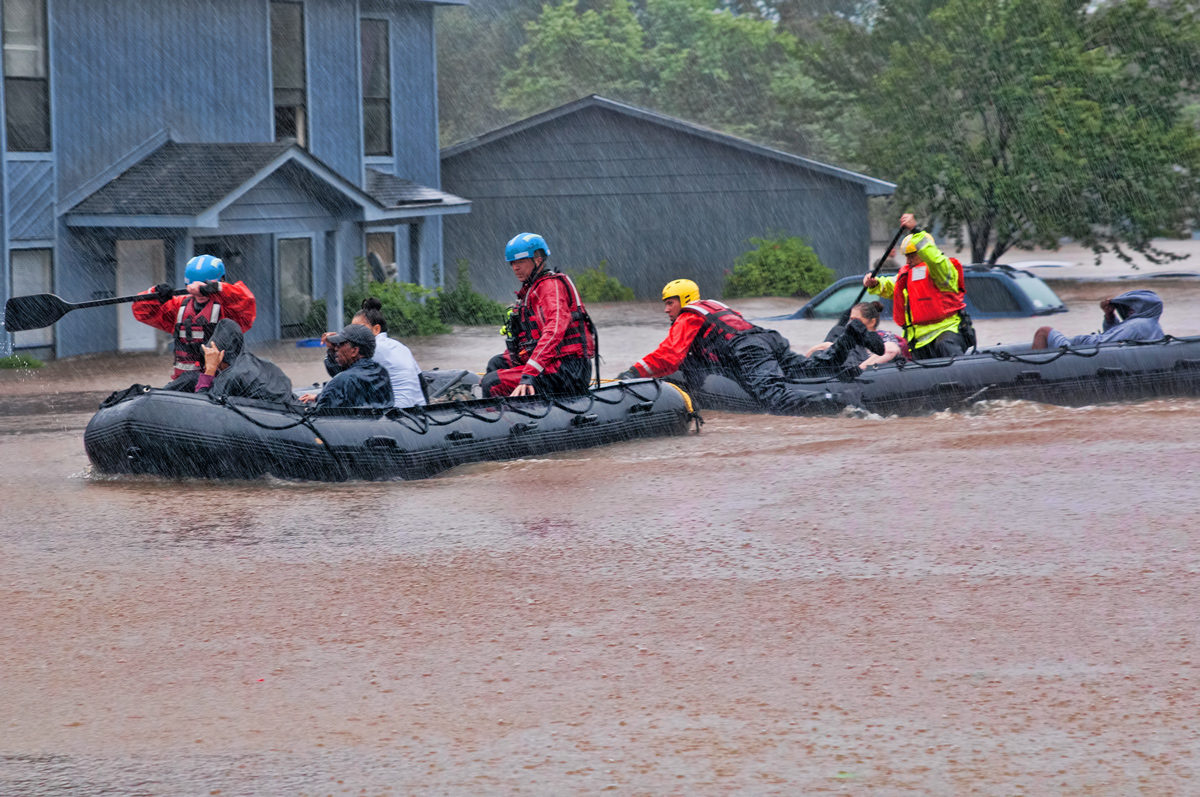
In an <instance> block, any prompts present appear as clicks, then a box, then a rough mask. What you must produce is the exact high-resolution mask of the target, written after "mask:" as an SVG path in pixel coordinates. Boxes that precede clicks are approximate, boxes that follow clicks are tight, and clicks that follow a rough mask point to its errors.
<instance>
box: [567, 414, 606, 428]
mask: <svg viewBox="0 0 1200 797" xmlns="http://www.w3.org/2000/svg"><path fill="white" fill-rule="evenodd" d="M597 420H599V416H597V415H596V414H595V413H589V414H588V415H576V416H575V417H574V418H572V419H571V425H572V426H584V425H586V424H589V423H595V422H596V421H597Z"/></svg>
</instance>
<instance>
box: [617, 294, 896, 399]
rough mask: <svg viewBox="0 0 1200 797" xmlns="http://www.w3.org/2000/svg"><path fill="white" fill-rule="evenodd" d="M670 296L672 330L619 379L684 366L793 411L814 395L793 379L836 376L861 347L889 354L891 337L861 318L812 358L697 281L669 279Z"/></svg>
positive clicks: (700, 377) (696, 379)
mask: <svg viewBox="0 0 1200 797" xmlns="http://www.w3.org/2000/svg"><path fill="white" fill-rule="evenodd" d="M662 297H663V312H665V313H666V314H667V317H668V318H670V319H671V331H670V333H669V334H668V335H667V337H666V339H665V340H664V341H663V342H662V344H661V345H659V347H658V348H657V349H655V350H654V351H653V352H651V353H650V354H647V355H646V356H645V357H643V358H642V359H641V360H639V361H638V362H637V363H635V364H634V365H633V367H631V368H630V369H629V370H628V371H624V372H623V373H621V374H619V375H618V376H617V378H618V379H637V378H639V377H648V376H666V375H668V374H671V373H674V372H675V371H676V370H679V371H682V373H683V376H684V378H685V379H686V380H687V381H688V382H689V383H690V384H693V385H699V384H702V383H703V381H704V377H705V375H706V374H709V373H720V374H724V375H725V376H728V377H730V378H731V379H734V380H735V381H737V383H738V384H740V385H741V386H742V388H744V389H745V391H746V392H747V393H749V394H750V395H751V396H753V397H754V398H755V400H757V401H758V402H759V403H760V404H762V405H763V406H764V407H766V409H767V411H768V412H778V413H787V412H789V411H790V410H793V409H795V408H796V407H797V406H799V405H800V404H803V403H805V402H806V401H809V400H810V399H811V394H812V391H811V390H810V389H807V388H806V387H805V386H803V385H797V384H795V383H794V382H790V381H789V380H791V379H805V378H812V377H821V376H834V375H836V374H837V373H838V372H839V371H840V370H841V369H842V368H843V367H844V365H845V362H846V358H847V357H848V356H849V355H850V353H851V351H852V350H853V349H854V347H855V346H863V347H864V348H865V349H867V350H868V351H870V353H871V354H876V355H883V354H884V353H885V352H886V347H885V346H884V343H883V340H882V339H881V338H880V337H879V336H878V335H876V334H875V333H874V332H870V331H868V330H867V328H866V326H864V325H863V322H862V321H861V320H860V319H857V318H855V319H853V320H851V321H850V323H849V324H847V325H846V331H845V332H844V333H842V334H841V335H840V336H839V337H838V339H837V340H835V341H834V342H833V343H832V344H830V346H829V347H828V348H827V349H825V350H824V351H819V352H817V353H816V354H814V355H813V356H812V357H804V356H803V355H801V354H798V353H796V352H794V351H792V350H791V348H790V346H789V344H788V341H787V339H786V338H784V337H783V336H782V335H780V334H779V333H778V332H776V331H774V330H771V329H763V328H762V327H759V326H755V325H754V324H751V323H750V322H749V321H747V320H746V319H745V318H743V317H742V314H741V313H739V312H738V311H736V310H734V309H733V308H731V307H729V306H728V305H725V304H722V303H721V302H718V301H714V300H712V299H701V298H700V288H699V286H697V285H696V283H694V282H692V281H691V280H674V281H673V282H669V283H667V285H666V286H665V287H664V288H663V292H662Z"/></svg>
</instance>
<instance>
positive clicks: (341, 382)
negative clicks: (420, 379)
mask: <svg viewBox="0 0 1200 797" xmlns="http://www.w3.org/2000/svg"><path fill="white" fill-rule="evenodd" d="M321 337H322V338H324V339H325V345H326V346H328V347H329V354H328V355H326V357H325V370H327V371H329V373H331V374H333V375H334V377H333V379H330V380H329V381H328V382H326V383H325V387H324V388H322V389H321V392H320V393H319V394H313V393H307V394H305V395H303V396H301V397H300V400H301V401H304V402H316V405H317V407H367V408H372V409H387V408H390V407H394V406H395V405H396V402H395V398H394V397H393V396H392V379H391V377H390V376H389V375H388V372H387V369H386V368H384V367H383V366H382V365H380V364H379V363H377V362H375V361H374V360H373V359H371V356H372V355H373V354H375V335H373V334H372V333H371V330H369V329H367V328H366V327H365V326H363V325H362V324H348V325H346V326H345V327H344V328H343V329H342V331H341V332H338V333H336V334H332V335H331V334H329V333H326V334H324V335H322V336H321Z"/></svg>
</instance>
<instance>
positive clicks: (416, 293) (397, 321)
mask: <svg viewBox="0 0 1200 797" xmlns="http://www.w3.org/2000/svg"><path fill="white" fill-rule="evenodd" d="M354 265H355V271H356V272H357V277H356V278H355V280H354V282H352V283H351V284H349V285H347V286H346V289H345V291H344V293H343V294H342V303H343V308H344V313H345V316H346V323H347V324H349V323H350V321H351V320H353V318H354V316H355V315H356V314H357V313H358V311H359V310H361V309H362V303H363V299H365V298H367V297H368V296H375V297H378V299H379V301H380V302H381V303H382V304H383V317H384V318H386V319H387V323H388V334H390V335H394V336H396V337H412V336H414V335H444V334H445V333H447V332H449V331H450V327H448V326H446V325H445V324H444V323H442V319H441V318H440V317H439V315H438V305H437V302H436V301H430V299H431V298H433V297H436V295H437V292H436V291H431V290H429V289H428V288H422V287H421V286H420V285H411V284H409V283H407V282H370V281H369V280H368V279H367V274H368V273H369V272H368V270H367V269H368V266H367V259H366V258H364V257H356V258H354Z"/></svg>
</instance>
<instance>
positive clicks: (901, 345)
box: [804, 302, 912, 371]
mask: <svg viewBox="0 0 1200 797" xmlns="http://www.w3.org/2000/svg"><path fill="white" fill-rule="evenodd" d="M881 313H883V303H882V302H859V303H858V304H856V305H854V306H853V307H851V308H850V318H851V320H853V319H858V320H859V321H861V322H862V324H863V326H865V327H866V328H867V329H869V330H870V331H871V332H874V333H875V334H876V335H878V336H879V337H880V339H881V340H883V349H884V351H883V354H872V353H871V352H869V351H867V350H866V349H865V348H864V347H862V346H855V347H854V348H853V349H851V351H850V354H849V355H848V356H847V357H846V365H847V366H855V365H857V366H858V367H859V368H860V369H861V370H864V371H865V370H866V369H867V368H869V367H871V366H872V365H883V364H884V363H888V362H891V361H892V360H894V359H896V358H897V357H903V358H904V359H906V360H909V359H912V358H911V357H910V356H909V353H908V341H906V340H905V339H904V338H902V337H900V336H899V335H897V334H895V333H893V332H888V331H887V330H886V329H880V328H879V316H880V314H881ZM844 331H845V328H844V327H840V326H835V327H834V328H833V329H832V330H830V332H829V335H828V336H826V338H825V342H824V343H818V344H817V345H816V346H813V347H812V348H811V349H809V350H808V351H806V352H804V356H805V357H811V356H813V354H815V353H816V352H819V351H825V350H826V349H828V348H829V347H830V346H832V345H833V341H834V340H836V339H837V338H838V336H840V335H841V334H842V333H843V332H844Z"/></svg>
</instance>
